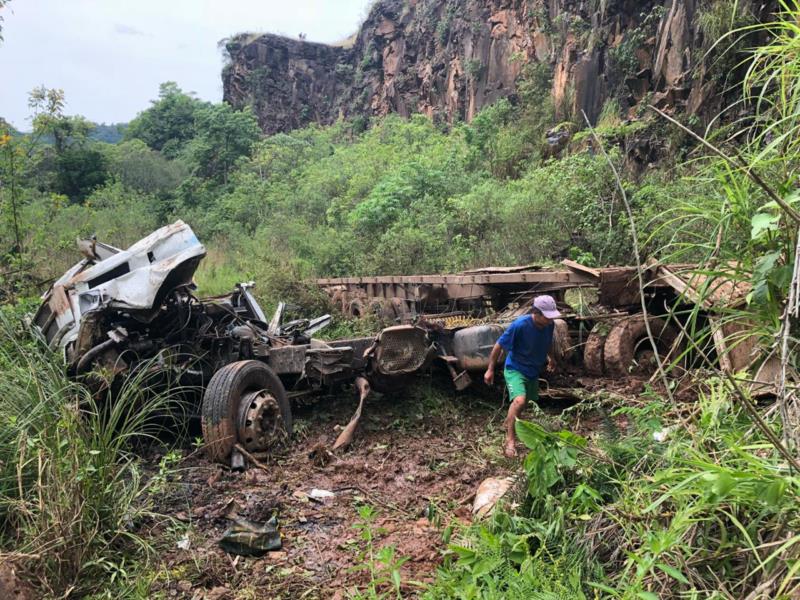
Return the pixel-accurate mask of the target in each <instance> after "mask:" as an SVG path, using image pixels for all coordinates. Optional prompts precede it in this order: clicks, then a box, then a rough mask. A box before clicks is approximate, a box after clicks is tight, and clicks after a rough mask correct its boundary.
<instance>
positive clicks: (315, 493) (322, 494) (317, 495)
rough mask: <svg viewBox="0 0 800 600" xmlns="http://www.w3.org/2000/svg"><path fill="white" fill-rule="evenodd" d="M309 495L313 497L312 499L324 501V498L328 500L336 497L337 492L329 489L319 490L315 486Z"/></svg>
mask: <svg viewBox="0 0 800 600" xmlns="http://www.w3.org/2000/svg"><path fill="white" fill-rule="evenodd" d="M308 497H309V498H311V499H312V500H317V501H322V500H328V499H330V498H335V497H336V494H334V493H333V492H331V491H329V490H318V489H317V488H314V489H313V490H311V492H310V493H309V494H308Z"/></svg>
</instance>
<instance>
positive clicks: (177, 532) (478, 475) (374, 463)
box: [146, 379, 632, 600]
mask: <svg viewBox="0 0 800 600" xmlns="http://www.w3.org/2000/svg"><path fill="white" fill-rule="evenodd" d="M596 387H602V386H600V385H598V386H596ZM623 391H632V390H628V389H625V390H623ZM556 395H558V394H556ZM569 404H570V402H568V401H565V400H564V399H563V398H559V399H558V400H557V401H551V402H549V403H548V404H547V407H548V410H547V412H548V413H549V415H550V416H549V417H546V418H554V417H553V415H556V414H558V413H560V411H561V409H562V408H564V407H565V406H567V405H569ZM355 406H356V396H355V392H353V393H352V394H346V393H345V394H344V395H340V396H336V397H329V398H321V399H319V400H317V401H316V402H315V403H314V404H313V405H311V406H306V407H299V408H297V409H296V410H295V440H294V442H293V444H292V446H291V448H290V449H289V450H288V451H286V452H285V453H284V454H283V455H281V456H278V457H273V458H271V459H268V460H266V461H265V463H266V464H265V467H266V468H265V469H262V468H255V467H252V466H251V467H250V468H249V469H248V470H247V471H246V472H243V473H237V472H232V471H230V470H229V469H226V468H223V467H221V466H218V465H214V464H210V463H209V462H208V461H206V460H205V458H204V457H203V456H202V454H201V453H200V452H199V451H194V452H193V451H192V450H191V449H190V448H187V449H185V450H184V451H182V453H181V455H182V458H179V457H173V458H174V460H175V461H176V466H175V468H176V469H177V470H176V472H175V473H174V474H173V475H170V476H168V477H167V482H166V483H165V485H164V493H163V496H162V497H161V499H160V500H159V502H158V505H157V506H156V510H157V511H158V512H161V513H163V514H167V515H170V516H171V517H173V519H174V521H172V522H169V521H166V522H165V521H164V520H161V521H157V522H156V523H157V524H153V525H152V526H151V527H152V528H151V529H150V530H149V531H148V532H146V537H149V538H150V539H152V540H159V546H160V547H161V548H162V552H161V563H162V564H161V566H160V568H159V570H158V573H157V576H156V580H155V582H154V583H153V585H152V588H151V592H152V593H155V594H160V595H163V596H166V597H168V598H172V597H174V598H191V599H194V600H201V599H209V600H210V599H214V600H222V599H230V600H233V599H234V598H235V599H240V598H241V599H244V598H347V597H350V596H352V595H353V594H354V593H355V592H357V591H358V590H363V589H364V588H365V586H367V585H368V583H369V581H370V574H369V572H368V571H367V569H366V568H365V567H366V566H367V565H368V561H366V560H365V553H366V552H367V545H366V542H365V541H364V539H363V537H362V531H363V529H359V528H357V526H359V525H361V526H363V525H365V524H366V520H365V519H364V518H363V517H362V516H359V512H358V509H359V507H363V506H369V507H372V508H373V509H374V511H375V516H374V520H373V523H372V525H371V526H370V529H371V531H372V532H373V533H374V535H375V538H376V541H375V544H374V547H375V548H376V549H378V548H381V547H385V546H393V547H394V548H395V556H396V557H397V558H398V559H400V558H402V559H404V560H405V562H404V563H403V564H402V566H401V567H400V572H401V574H402V581H403V583H402V586H403V596H404V597H414V596H415V595H417V593H418V592H419V590H420V587H421V585H422V584H425V583H428V582H431V581H432V580H433V579H434V578H435V576H436V568H437V566H438V565H440V564H441V561H442V557H443V553H444V551H445V550H446V543H445V540H444V537H445V534H446V531H449V529H448V528H450V527H451V526H453V525H456V526H457V525H458V524H465V525H466V524H468V523H470V522H471V507H472V500H473V496H474V493H475V490H476V488H477V487H478V485H479V484H480V483H481V481H483V480H484V479H485V478H487V477H503V476H507V475H509V474H511V473H514V472H516V471H517V470H518V467H519V461H511V460H508V459H505V458H503V456H502V452H501V448H502V436H503V432H502V421H503V418H504V416H505V410H506V409H505V405H504V404H503V397H502V392H501V390H500V388H499V387H497V388H495V389H487V388H484V389H482V390H480V389H479V390H478V391H471V392H468V393H465V394H456V393H455V392H454V391H453V389H452V386H449V385H448V384H447V382H441V381H435V380H430V379H426V380H422V381H420V382H418V383H417V384H415V386H414V387H412V388H411V389H408V390H403V391H398V392H397V393H394V394H387V395H384V396H379V395H374V396H373V397H371V399H370V400H369V401H368V406H367V409H366V412H365V416H364V417H363V418H362V421H361V424H360V426H359V430H358V435H357V439H356V441H355V443H354V444H353V445H352V446H351V447H350V448H349V449H347V450H346V451H343V452H339V453H337V454H336V455H334V456H330V455H329V454H328V453H326V452H324V451H322V450H321V449H322V448H326V447H330V446H331V444H332V442H333V440H334V439H335V438H336V435H337V433H338V431H339V430H340V426H342V425H344V424H346V423H347V421H348V420H349V418H350V415H351V414H352V411H353V410H354V408H355ZM584 412H585V411H581V410H578V411H576V410H574V409H573V410H571V411H568V413H565V414H564V415H562V416H561V417H560V418H562V419H564V424H565V425H566V426H568V427H570V428H571V429H574V430H578V431H581V432H582V433H587V432H591V431H592V430H593V428H595V427H596V426H597V425H598V423H599V420H598V417H597V415H592V414H591V411H589V412H586V414H584ZM528 416H530V413H528ZM315 450H316V451H315ZM158 461H159V458H158V457H153V459H152V461H151V465H152V469H153V473H154V474H156V475H157V464H158ZM313 489H319V490H327V491H330V492H332V493H333V494H334V496H333V498H330V499H324V500H315V499H313V498H310V497H309V496H310V494H311V492H312V490H313ZM232 513H237V514H238V515H239V516H241V517H244V518H246V519H248V520H251V521H256V522H262V523H263V522H265V521H267V520H268V519H269V518H270V517H271V516H273V515H277V517H278V520H279V523H280V531H281V534H282V538H283V539H282V541H283V547H282V548H281V550H279V551H274V552H271V553H269V554H267V555H266V556H265V557H263V558H244V557H236V556H233V555H231V554H227V553H226V552H224V551H222V550H221V549H220V548H219V546H218V541H219V539H220V538H221V537H222V535H223V533H224V532H225V530H226V529H227V528H228V527H229V526H230V524H231V521H230V517H231V515H232ZM386 576H387V577H388V572H387V573H386Z"/></svg>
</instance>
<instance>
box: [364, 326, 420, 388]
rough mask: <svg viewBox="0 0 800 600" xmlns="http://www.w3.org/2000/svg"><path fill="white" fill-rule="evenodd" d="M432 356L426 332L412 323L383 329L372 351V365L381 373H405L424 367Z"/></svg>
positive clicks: (414, 371)
mask: <svg viewBox="0 0 800 600" xmlns="http://www.w3.org/2000/svg"><path fill="white" fill-rule="evenodd" d="M432 356H433V345H432V344H431V343H430V341H429V339H428V334H427V332H426V331H425V330H424V329H422V328H420V327H414V326H413V325H398V326H396V327H389V328H387V329H384V330H383V331H382V332H381V333H380V335H379V336H378V340H377V342H376V344H375V347H374V349H373V351H372V365H373V367H374V369H375V370H376V371H377V372H378V373H380V374H382V375H390V376H391V375H407V374H411V373H416V372H417V371H419V370H420V369H422V368H424V367H425V366H426V365H427V364H428V363H429V362H430V359H431V358H432Z"/></svg>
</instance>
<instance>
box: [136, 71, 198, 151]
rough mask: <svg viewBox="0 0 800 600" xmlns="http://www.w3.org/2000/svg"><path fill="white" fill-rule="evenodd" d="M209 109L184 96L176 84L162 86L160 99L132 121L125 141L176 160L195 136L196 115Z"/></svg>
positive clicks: (190, 96) (196, 99)
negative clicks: (136, 141) (134, 141)
mask: <svg viewBox="0 0 800 600" xmlns="http://www.w3.org/2000/svg"><path fill="white" fill-rule="evenodd" d="M207 106H209V105H208V103H207V102H203V101H202V100H200V99H198V98H196V97H194V96H193V95H191V94H186V93H184V92H183V91H182V90H181V89H180V88H179V87H178V84H176V83H175V82H173V81H168V82H166V83H162V84H161V86H160V87H159V92H158V100H154V101H153V102H152V106H151V107H150V108H148V109H147V110H144V111H142V112H140V113H139V114H138V115H137V116H136V118H135V119H133V121H131V123H130V125H129V126H128V129H127V130H126V131H125V139H126V140H133V139H139V140H142V141H143V142H144V143H145V144H147V145H148V146H149V147H150V148H152V149H153V150H158V151H160V152H162V153H163V154H164V156H166V157H167V158H175V157H176V156H178V155H179V154H180V153H181V151H182V150H183V148H184V146H185V145H186V143H187V142H188V141H189V140H191V139H192V138H193V137H194V135H195V115H196V114H197V112H198V111H199V110H201V109H203V108H206V107H207Z"/></svg>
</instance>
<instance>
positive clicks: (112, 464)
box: [0, 311, 180, 597]
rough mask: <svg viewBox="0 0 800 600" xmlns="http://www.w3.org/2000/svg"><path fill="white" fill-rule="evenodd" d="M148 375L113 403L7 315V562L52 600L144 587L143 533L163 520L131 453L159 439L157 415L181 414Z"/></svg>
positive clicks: (2, 541)
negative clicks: (142, 527)
mask: <svg viewBox="0 0 800 600" xmlns="http://www.w3.org/2000/svg"><path fill="white" fill-rule="evenodd" d="M145 372H146V370H142V371H140V372H139V374H136V375H134V376H132V377H131V378H130V379H129V381H128V382H127V383H126V384H125V385H124V386H123V387H122V389H121V390H120V391H119V393H118V394H117V395H116V398H115V401H114V402H113V403H112V402H110V401H109V398H108V397H107V395H106V394H105V393H102V392H99V393H96V394H94V395H92V394H91V393H90V392H89V390H88V389H87V388H86V387H84V386H82V385H80V384H78V383H75V382H73V381H70V380H68V379H67V378H66V376H65V369H64V364H63V361H62V360H60V359H59V357H58V356H56V355H54V354H53V353H51V352H50V351H49V350H48V349H47V348H46V347H45V346H44V344H43V343H42V342H41V341H40V340H38V339H35V338H34V337H32V336H31V335H30V334H29V333H28V332H27V331H26V329H25V328H24V326H22V325H21V323H20V322H19V321H18V320H15V318H14V316H13V315H12V316H9V314H8V311H5V312H4V313H2V314H0V423H1V424H2V426H0V560H5V561H10V562H12V563H13V564H15V565H16V567H17V569H18V571H19V572H20V573H21V574H22V576H23V577H24V578H25V579H27V580H28V581H30V582H31V583H32V584H33V585H34V586H35V588H36V589H37V593H39V594H41V596H42V597H62V596H63V595H65V594H73V595H76V596H78V595H87V594H92V593H99V592H102V590H103V589H117V590H119V589H122V588H130V589H134V588H136V585H135V584H136V575H137V569H138V565H142V564H145V563H146V562H147V560H148V558H149V546H148V544H147V543H146V542H145V541H144V540H143V539H142V538H140V537H138V536H137V535H136V534H135V533H134V532H135V531H136V528H137V526H138V525H139V524H141V523H142V522H143V521H144V520H145V519H149V518H152V516H153V515H152V514H151V513H150V506H151V498H150V496H149V491H148V485H147V484H146V483H145V480H144V478H143V475H142V471H141V469H140V467H139V463H138V460H137V458H136V457H135V455H134V454H132V452H131V448H132V446H133V444H141V443H143V442H146V441H147V440H152V439H154V436H155V435H156V434H158V433H159V431H160V427H161V425H159V424H158V421H156V420H154V419H153V417H154V415H157V414H161V413H162V412H164V411H165V410H166V409H167V407H169V410H172V411H175V410H176V407H177V409H178V410H180V404H179V403H177V401H176V399H175V397H174V396H173V394H171V393H170V392H161V393H157V392H155V390H153V389H151V380H150V378H149V376H147V375H146V374H145ZM178 418H179V417H178ZM113 595H114V596H118V594H116V592H115V593H114V594H113Z"/></svg>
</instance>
